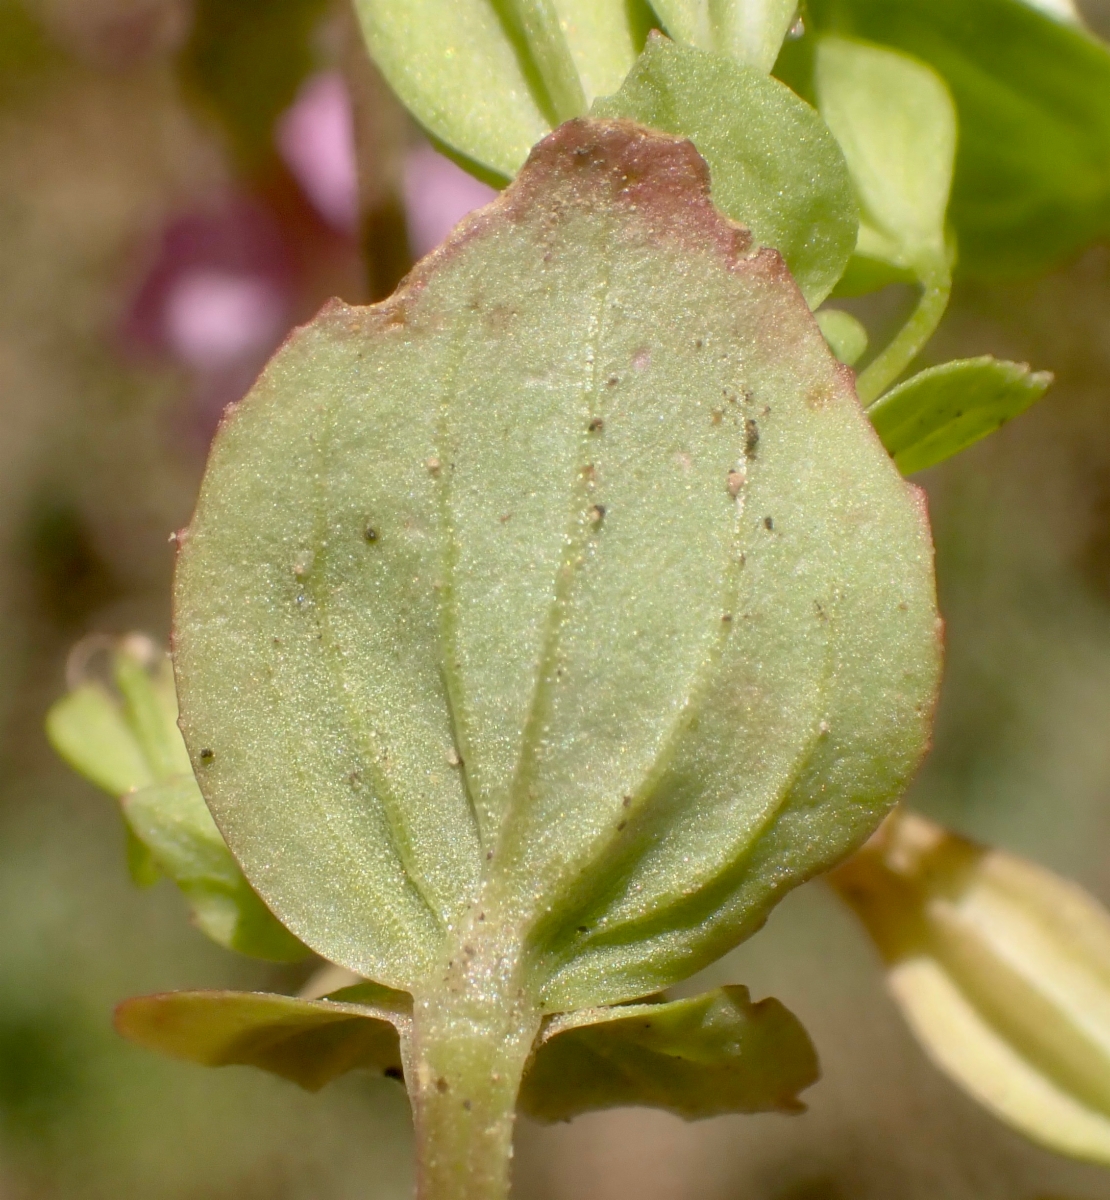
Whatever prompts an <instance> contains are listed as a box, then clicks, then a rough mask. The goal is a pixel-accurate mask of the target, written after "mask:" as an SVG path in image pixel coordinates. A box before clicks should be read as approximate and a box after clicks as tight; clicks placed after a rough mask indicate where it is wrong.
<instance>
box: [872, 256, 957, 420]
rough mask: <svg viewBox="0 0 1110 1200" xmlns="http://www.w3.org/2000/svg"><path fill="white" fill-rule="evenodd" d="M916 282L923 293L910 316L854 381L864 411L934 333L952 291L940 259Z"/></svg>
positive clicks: (933, 261) (946, 265) (926, 267)
mask: <svg viewBox="0 0 1110 1200" xmlns="http://www.w3.org/2000/svg"><path fill="white" fill-rule="evenodd" d="M920 279H921V285H922V289H923V291H922V293H921V299H920V300H919V301H918V304H917V307H916V308H915V309H914V311H913V315H912V316H911V317H910V319H909V320H908V321H907V322H906V323H905V325H903V326H902V328H901V329H900V330H899V331H898V334H897V336H896V337H895V338H894V340H893V341H892V342H891V343H890V345H889V346H887V347H886V349H885V350H883V352H882V353H881V354H880V355H878V357H877V358H876V359H875V360H874V361H873V362H872V363H871V365H870V366H868V367H867V369H866V370H865V371H863V372H862V373H861V374H860V377H859V379H857V380H856V391H857V392H858V393H859V398H860V402H861V403H862V404H863V405H864V406H865V407H866V406H868V405H871V404H873V403H874V402H875V401H876V400H878V398H879V397H880V396H881V395H882V394H883V392H885V391H886V390H887V388H888V387H890V385H891V384H892V383H893V382H894V381H895V380H896V379H897V378H898V376H899V375H901V374H902V372H903V371H904V370H905V369H906V368H907V367H908V366H909V365H910V363H911V362H913V360H914V359H915V358H916V357H917V356H918V354H919V353H920V352H921V349H922V347H923V346H924V345H925V343H926V342H927V341H928V340H929V339H930V338H931V337H932V336H933V334H934V333H935V332H936V328H937V326H938V325H939V324H940V319H941V317H943V316H944V310H945V309H946V308H947V307H948V297H949V295H950V294H951V291H952V279H951V276H950V274H949V271H948V264H947V263H946V262H944V261H943V260H940V259H937V260H932V261H930V262H929V263H927V264H926V265H925V267H924V269H923V270H922V271H921V274H920Z"/></svg>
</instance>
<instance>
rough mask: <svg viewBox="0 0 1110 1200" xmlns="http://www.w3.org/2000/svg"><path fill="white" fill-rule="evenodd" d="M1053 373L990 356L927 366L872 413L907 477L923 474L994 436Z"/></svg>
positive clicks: (1033, 398)
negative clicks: (916, 472)
mask: <svg viewBox="0 0 1110 1200" xmlns="http://www.w3.org/2000/svg"><path fill="white" fill-rule="evenodd" d="M1051 383H1052V375H1051V374H1050V373H1049V372H1047V371H1031V370H1030V369H1029V367H1028V366H1027V365H1026V364H1025V363H1015V362H1003V361H1001V360H999V359H997V358H991V357H990V356H989V355H988V356H984V357H982V358H965V359H958V360H956V361H955V362H947V363H943V364H942V365H941V366H939V367H929V368H928V369H927V370H924V371H921V372H919V373H918V374H917V375H914V376H912V377H911V378H910V379H907V380H906V382H905V383H901V384H899V385H898V386H897V387H896V388H892V389H891V390H890V391H889V392H887V394H886V395H885V396H883V397H882V399H880V400H878V401H877V402H876V403H875V404H873V405H872V406H871V407H870V408H869V409H868V410H867V414H868V416H869V417H870V418H871V423H872V424H873V425H874V426H875V429H876V430H877V432H878V434H879V437H881V438H882V439H883V445H884V446H886V448H887V450H888V451H889V452H890V455H891V457H892V458H893V459H894V461H895V463H897V464H898V468H899V470H901V471H902V473H903V474H905V475H912V474H913V472H914V471H923V470H924V469H925V468H926V467H931V466H933V465H934V464H935V463H939V462H943V461H944V460H945V459H946V458H951V457H952V455H953V454H958V453H959V452H960V451H961V450H965V449H966V448H967V447H968V446H971V445H974V443H975V442H977V441H979V439H980V438H983V437H986V436H987V434H988V433H993V432H994V430H996V429H998V428H999V426H1001V425H1004V424H1005V423H1006V422H1007V421H1008V420H1010V418H1011V417H1016V416H1017V415H1018V414H1019V413H1022V412H1024V411H1025V410H1026V409H1027V408H1028V407H1029V406H1030V405H1031V404H1035V403H1036V401H1038V400H1039V399H1040V398H1041V397H1042V396H1043V395H1044V394H1045V392H1046V391H1047V390H1048V387H1049V385H1050V384H1051Z"/></svg>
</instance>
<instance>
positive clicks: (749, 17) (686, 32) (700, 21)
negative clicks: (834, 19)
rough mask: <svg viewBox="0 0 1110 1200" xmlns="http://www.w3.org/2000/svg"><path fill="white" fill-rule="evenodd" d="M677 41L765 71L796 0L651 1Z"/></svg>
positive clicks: (664, 25)
mask: <svg viewBox="0 0 1110 1200" xmlns="http://www.w3.org/2000/svg"><path fill="white" fill-rule="evenodd" d="M652 4H653V6H654V8H655V11H656V12H657V13H658V14H659V19H660V20H661V21H662V22H663V27H664V28H665V29H666V31H667V32H668V33H669V34H670V35H671V37H673V38H675V39H676V40H678V41H683V42H688V43H689V44H690V45H691V46H697V47H698V48H699V49H701V50H716V51H718V52H719V53H721V54H728V55H730V56H731V57H732V58H735V59H736V60H737V61H739V62H742V63H745V64H747V65H748V66H752V67H756V68H757V69H759V70H761V71H769V70H770V69H771V68H772V67H773V66H774V64H775V59H776V58H777V57H778V52H779V47H780V46H781V45H782V40H783V38H784V37H785V36H786V31H787V30H788V29H789V28H790V25H791V23H792V22H793V20H794V14H795V13H796V12H797V11H798V3H797V0H652Z"/></svg>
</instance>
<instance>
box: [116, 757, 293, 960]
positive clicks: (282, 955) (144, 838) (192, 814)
mask: <svg viewBox="0 0 1110 1200" xmlns="http://www.w3.org/2000/svg"><path fill="white" fill-rule="evenodd" d="M122 805H123V813H124V816H125V817H126V818H127V823H128V825H129V827H130V828H131V830H132V832H133V833H134V835H135V837H136V838H137V839H138V840H139V842H140V843H141V844H142V845H143V846H145V847H146V848H147V850H148V851H149V852H150V854H151V855H152V856H153V858H154V861H155V863H156V864H157V866H158V868H159V869H160V870H161V871H162V872H164V873H165V874H166V875H168V876H169V877H170V878H171V879H172V880H173V881H174V883H176V884H177V886H178V887H179V888H180V889H181V891H182V892H183V893H184V895H185V898H186V899H187V900H188V901H189V905H190V907H191V908H192V910H193V919H194V920H195V921H196V923H197V925H198V926H199V928H200V929H202V930H203V931H204V932H205V933H206V934H207V935H208V936H209V937H210V938H211V939H212V940H213V941H215V942H219V944H220V945H221V946H226V947H227V948H228V949H229V950H237V951H239V953H240V954H248V955H250V956H251V957H253V958H265V959H270V960H272V961H275V962H295V961H296V960H298V959H301V958H304V957H305V956H306V955H307V953H308V951H307V949H306V948H305V947H304V946H302V945H301V943H300V942H298V941H297V939H296V938H295V937H293V935H292V934H291V933H289V931H288V930H287V929H284V928H283V927H282V925H281V924H280V923H279V922H278V921H277V920H276V919H275V918H274V916H273V914H272V913H270V911H269V910H268V909H267V908H266V906H265V905H264V904H263V903H262V901H261V900H259V898H258V896H257V895H256V894H255V893H254V891H253V890H252V889H251V886H250V884H249V883H247V881H246V879H245V878H244V877H243V872H242V871H241V870H240V869H239V864H238V863H237V862H236V861H235V859H234V858H232V857H231V851H230V850H228V848H227V845H226V844H225V842H224V840H223V838H222V837H221V836H220V831H219V830H218V829H217V828H216V823H215V821H213V820H212V816H211V814H210V813H209V811H208V809H207V807H206V806H205V803H204V797H203V796H202V795H201V794H200V788H199V787H197V783H196V780H195V779H194V778H193V776H192V774H189V775H177V776H174V777H172V778H170V779H165V780H162V781H160V782H158V783H153V784H150V785H149V786H148V787H145V788H141V789H140V790H138V791H135V792H131V793H129V794H128V795H126V796H124V797H123V800H122Z"/></svg>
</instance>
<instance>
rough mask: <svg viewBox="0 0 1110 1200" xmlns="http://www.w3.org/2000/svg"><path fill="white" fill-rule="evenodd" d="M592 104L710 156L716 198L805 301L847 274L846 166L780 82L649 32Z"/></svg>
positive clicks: (596, 110)
mask: <svg viewBox="0 0 1110 1200" xmlns="http://www.w3.org/2000/svg"><path fill="white" fill-rule="evenodd" d="M592 111H593V115H594V116H597V117H625V118H629V119H631V120H634V121H638V122H639V123H640V124H641V125H647V126H650V127H651V128H652V129H658V130H661V131H662V132H664V133H673V134H677V135H678V136H679V137H685V138H689V139H690V141H692V142H693V143H694V145H695V146H696V147H697V149H698V153H699V154H701V156H702V157H703V158H704V159H705V160H706V162H707V163H708V164H709V172H710V179H711V181H712V188H713V202H714V203H715V204H716V205H717V207H718V208H720V209H721V210H722V211H723V212H724V213H726V214H727V215H728V216H729V217H731V218H732V219H733V220H734V221H738V222H739V223H740V224H741V225H744V226H745V227H746V228H748V229H750V230H751V232H752V235H753V237H754V238H755V241H756V242H757V243H758V244H759V245H761V246H773V247H774V248H775V249H776V250H778V252H779V253H780V254H781V255H782V256H783V258H784V259H785V260H786V265H787V266H788V267H789V268H790V273H791V274H792V275H793V276H794V278H795V280H797V283H798V286H799V287H800V288H801V289H802V294H803V295H804V296H805V298H806V300H807V301H808V303H809V305H810V307H811V308H815V307H816V306H817V305H818V304H820V303H821V301H822V300H823V299H824V298H825V297H826V296H827V295H828V294H829V292H830V291H831V289H832V287H833V285H834V284H835V283H836V281H837V280H838V279H839V278H840V276H841V275H842V274H843V273H844V268H845V266H846V264H847V262H848V257H849V255H850V254H851V253H852V251H853V249H854V248H855V244H856V230H857V226H858V213H857V209H856V202H855V197H854V194H853V191H852V183H851V180H850V178H849V176H848V168H847V166H846V164H845V162H844V156H843V154H841V152H840V148H839V147H838V146H837V144H836V140H835V139H834V138H833V136H832V135H831V134H830V133H829V131H828V129H827V128H826V126H825V123H824V122H823V121H822V120H821V118H820V117H819V116H818V114H817V113H816V112H815V111H814V110H813V109H812V108H811V107H810V106H809V105H808V104H806V102H805V101H804V100H801V99H799V98H798V97H797V96H796V95H795V94H794V93H793V92H792V91H791V90H790V89H789V88H788V87H787V86H786V85H785V84H783V83H780V82H779V81H778V80H777V79H773V78H771V77H770V76H769V75H766V74H765V73H764V72H762V71H759V70H757V69H756V68H754V67H747V66H743V65H741V64H740V63H737V62H734V61H733V60H732V59H729V58H726V57H724V56H723V55H721V54H711V53H707V52H705V51H703V50H695V49H693V48H692V47H690V46H680V45H676V44H675V43H674V42H671V41H668V39H667V38H665V37H663V36H662V35H661V34H658V33H653V34H652V35H651V36H650V37H649V38H648V44H647V46H646V48H645V50H644V52H643V54H642V55H641V56H640V58H639V59H638V60H637V62H636V65H635V66H634V67H633V69H632V71H631V72H630V73H629V75H628V78H627V79H626V80H625V82H624V85H623V87H622V88H621V90H620V91H619V92H617V93H616V95H614V96H607V97H606V98H604V99H602V100H598V101H597V102H596V103H595V104H594V107H593V110H592Z"/></svg>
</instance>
